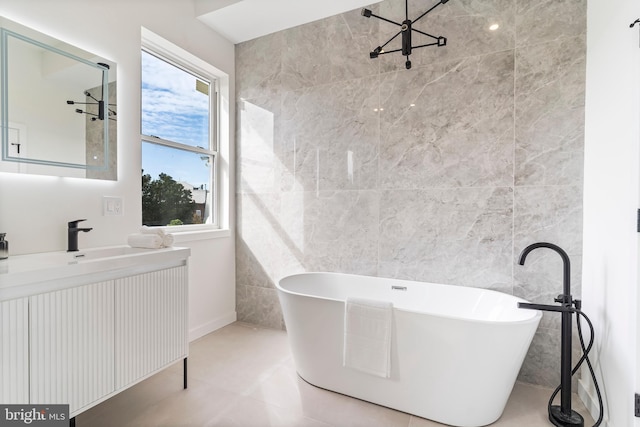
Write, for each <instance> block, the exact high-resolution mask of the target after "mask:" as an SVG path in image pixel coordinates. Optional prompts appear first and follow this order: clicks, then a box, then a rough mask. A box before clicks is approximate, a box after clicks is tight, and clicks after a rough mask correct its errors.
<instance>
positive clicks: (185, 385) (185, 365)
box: [72, 357, 187, 427]
mask: <svg viewBox="0 0 640 427" xmlns="http://www.w3.org/2000/svg"><path fill="white" fill-rule="evenodd" d="M182 365H183V368H184V373H183V375H184V378H183V381H184V383H183V385H184V388H185V389H186V388H187V358H186V357H185V358H184V360H183V361H182ZM72 427H73V426H72Z"/></svg>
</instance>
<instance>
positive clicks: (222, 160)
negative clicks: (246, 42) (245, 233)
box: [140, 28, 230, 243]
mask: <svg viewBox="0 0 640 427" xmlns="http://www.w3.org/2000/svg"><path fill="white" fill-rule="evenodd" d="M141 50H144V51H146V52H148V53H150V54H152V55H154V56H157V57H158V58H160V59H162V60H164V61H166V62H168V63H170V64H172V65H175V66H177V67H178V68H181V69H184V70H185V71H186V72H189V73H191V74H194V75H196V76H201V77H202V78H203V80H207V81H209V82H210V92H212V93H210V95H209V99H210V102H211V109H210V114H211V117H210V118H211V121H210V140H211V141H210V143H211V146H210V147H209V148H210V149H209V150H207V149H204V150H202V149H199V148H198V147H191V146H185V145H183V144H180V143H175V142H173V141H167V140H162V139H160V138H154V137H150V136H148V135H143V134H142V132H141V134H140V137H141V141H146V142H150V143H154V144H159V145H164V146H167V147H172V148H180V149H188V150H189V151H193V152H196V153H197V152H202V153H205V154H212V155H213V159H214V162H213V167H212V172H211V173H212V183H213V185H212V187H211V192H212V195H211V198H212V207H211V210H212V211H211V214H212V216H213V222H211V223H208V224H186V225H180V226H170V227H159V228H162V229H168V230H170V231H171V232H172V233H178V234H177V235H176V237H177V240H175V241H176V242H178V243H179V242H180V241H185V240H198V239H204V238H210V237H225V236H229V235H230V231H229V220H230V218H229V210H230V209H229V207H230V176H229V168H228V167H224V166H221V165H228V164H229V160H230V158H229V149H230V144H229V140H230V138H229V133H230V130H229V128H230V117H229V76H228V75H227V74H226V73H224V72H222V71H221V70H219V69H217V68H216V67H214V66H212V65H210V64H208V63H207V62H205V61H203V60H201V59H200V58H198V57H196V56H194V55H193V54H191V53H189V52H187V51H185V50H184V49H182V48H180V47H178V46H176V45H174V44H173V43H171V42H169V41H167V40H165V39H163V38H162V37H160V36H158V35H156V34H154V33H153V32H151V31H149V30H147V29H146V28H142V46H141ZM140 111H142V110H140ZM211 233H213V234H211ZM181 235H182V236H181Z"/></svg>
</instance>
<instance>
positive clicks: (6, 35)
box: [0, 28, 110, 171]
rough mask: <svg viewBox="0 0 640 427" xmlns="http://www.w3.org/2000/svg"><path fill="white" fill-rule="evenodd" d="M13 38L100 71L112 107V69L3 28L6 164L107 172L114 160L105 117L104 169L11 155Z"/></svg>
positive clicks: (1, 119) (0, 85)
mask: <svg viewBox="0 0 640 427" xmlns="http://www.w3.org/2000/svg"><path fill="white" fill-rule="evenodd" d="M9 37H15V38H17V39H19V40H22V41H24V42H26V43H31V44H33V45H35V46H38V47H40V48H42V49H46V50H48V51H50V52H54V53H57V54H59V55H63V56H66V57H67V58H70V59H72V60H74V61H78V62H81V63H83V64H86V65H88V66H90V67H93V68H96V69H98V70H100V71H102V99H103V100H107V101H105V102H106V103H107V106H108V103H109V101H108V100H109V66H108V65H106V64H102V63H95V62H91V61H88V60H86V59H84V58H80V57H78V56H76V55H73V54H72V53H69V52H66V51H64V50H61V49H58V48H56V47H53V46H50V45H47V44H45V43H42V42H40V41H38V40H34V39H32V38H30V37H27V36H24V35H22V34H20V33H16V32H15V31H11V30H8V29H6V28H0V52H2V55H1V58H0V62H1V67H0V96H1V98H2V99H1V105H2V114H0V127H1V128H2V132H1V133H2V160H3V161H9V162H17V163H31V164H38V165H46V166H60V167H66V168H75V169H86V170H95V171H105V170H107V169H108V168H109V164H110V159H109V154H110V153H109V151H110V150H109V119H108V117H107V116H105V118H104V120H103V152H104V156H103V159H104V160H103V162H102V164H101V165H87V164H84V163H66V162H58V161H50V160H42V159H30V158H28V157H27V158H24V157H13V156H10V155H9V96H8V93H9V92H8V90H9V76H8V73H9V70H8V40H9ZM107 106H105V111H107Z"/></svg>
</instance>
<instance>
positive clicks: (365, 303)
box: [344, 297, 393, 378]
mask: <svg viewBox="0 0 640 427" xmlns="http://www.w3.org/2000/svg"><path fill="white" fill-rule="evenodd" d="M392 315H393V304H392V303H391V302H388V301H377V300H370V299H365V298H351V297H349V298H347V301H346V304H345V316H344V320H345V323H344V366H345V367H347V368H352V369H357V370H359V371H362V372H366V373H369V374H372V375H377V376H379V377H383V378H389V377H390V376H391V329H392V323H391V321H392Z"/></svg>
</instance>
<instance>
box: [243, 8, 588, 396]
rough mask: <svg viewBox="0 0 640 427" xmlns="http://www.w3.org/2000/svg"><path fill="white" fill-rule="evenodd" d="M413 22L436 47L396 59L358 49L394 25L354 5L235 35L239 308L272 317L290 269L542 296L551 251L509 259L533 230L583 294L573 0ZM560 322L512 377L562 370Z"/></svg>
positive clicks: (554, 280)
mask: <svg viewBox="0 0 640 427" xmlns="http://www.w3.org/2000/svg"><path fill="white" fill-rule="evenodd" d="M424 3H425V2H424V0H421V1H417V0H410V2H409V10H410V14H414V13H415V14H417V13H421V12H422V11H424V10H425V5H424ZM429 3H433V4H435V1H430V2H429ZM403 7H404V2H403V1H401V0H385V1H383V2H381V3H378V4H376V5H373V6H372V7H371V9H373V10H374V13H377V14H380V15H382V16H384V17H388V18H391V19H394V17H396V16H397V18H395V19H398V20H400V19H401V16H402V14H403ZM493 23H498V24H499V25H500V27H499V29H498V30H497V31H490V30H489V29H488V27H489V25H490V24H493ZM416 28H418V29H421V30H423V31H427V32H429V33H431V34H436V35H444V36H446V37H447V39H448V43H447V46H446V47H441V48H438V47H431V48H423V49H418V50H415V51H414V54H413V55H412V56H411V59H412V62H413V68H412V69H411V70H406V69H405V68H404V58H403V57H402V56H401V55H400V54H399V53H398V54H389V55H383V56H381V57H379V58H378V59H377V60H371V59H369V55H368V52H369V51H370V50H372V49H373V48H375V47H376V46H378V45H379V44H381V43H383V42H384V41H386V40H387V39H388V38H389V37H390V36H391V35H393V34H394V33H395V32H394V29H395V27H393V26H392V25H390V24H388V23H385V22H382V21H379V20H376V19H366V18H364V17H362V16H361V15H360V11H359V10H355V11H351V12H347V13H344V14H340V15H336V16H333V17H330V18H326V19H323V20H320V21H316V22H313V23H310V24H306V25H302V26H299V27H296V28H292V29H289V30H285V31H280V32H278V33H274V34H270V35H268V36H265V37H261V38H258V39H255V40H251V41H248V42H245V43H242V44H239V45H238V46H237V47H236V92H237V102H238V109H237V111H238V117H237V123H238V129H237V159H236V161H237V173H238V175H237V191H238V194H237V216H238V218H237V219H238V221H237V224H238V227H237V244H236V251H237V253H236V266H237V267H236V268H237V271H236V274H237V278H236V280H237V311H238V317H239V320H243V321H246V322H252V323H256V324H260V325H263V326H268V327H276V328H284V324H283V320H282V313H281V311H280V306H279V303H278V299H277V294H276V290H275V287H274V286H275V285H274V284H275V283H276V282H277V281H278V280H279V279H280V278H281V277H283V276H285V275H288V274H292V273H296V272H302V271H335V272H345V273H356V274H366V275H375V276H382V277H394V278H403V279H410V280H419V281H432V282H439V283H448V284H456V285H462V286H473V287H481V288H488V289H495V290H499V291H502V292H507V293H510V294H515V295H517V296H521V297H524V298H527V299H529V300H531V301H535V302H541V303H551V302H552V301H553V298H554V297H555V296H556V295H557V294H559V293H560V292H561V289H562V264H561V260H560V257H558V256H557V255H556V254H555V253H553V252H551V251H546V250H537V251H534V252H533V253H531V255H529V257H528V258H527V263H526V265H525V266H520V265H518V264H517V257H518V254H519V253H520V251H521V250H522V249H523V248H524V247H526V246H527V245H528V244H530V243H534V242H536V241H549V242H552V243H556V244H558V245H560V246H561V247H563V248H564V249H565V250H566V251H567V252H568V253H569V256H570V258H571V261H572V280H573V284H574V285H573V290H574V292H573V293H574V295H576V296H579V295H580V280H581V277H580V271H581V261H582V257H581V255H582V172H583V167H582V163H583V139H584V135H583V133H584V88H585V54H586V46H585V31H586V0H556V1H550V0H456V1H452V2H448V3H447V4H445V5H441V6H439V7H438V8H436V9H435V10H434V12H432V13H430V14H429V15H427V16H426V17H425V18H423V19H422V20H421V21H420V23H419V24H416ZM559 326H560V325H559V316H556V315H553V314H551V315H547V314H545V316H544V319H543V321H542V323H541V325H540V328H539V330H538V333H537V335H536V337H535V339H534V343H533V344H532V346H531V350H530V352H529V355H528V357H527V359H526V360H525V364H524V366H523V369H522V371H521V373H520V379H521V380H523V381H526V382H530V383H535V384H542V385H555V383H556V382H558V381H559V354H558V345H559V344H558V341H559Z"/></svg>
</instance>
